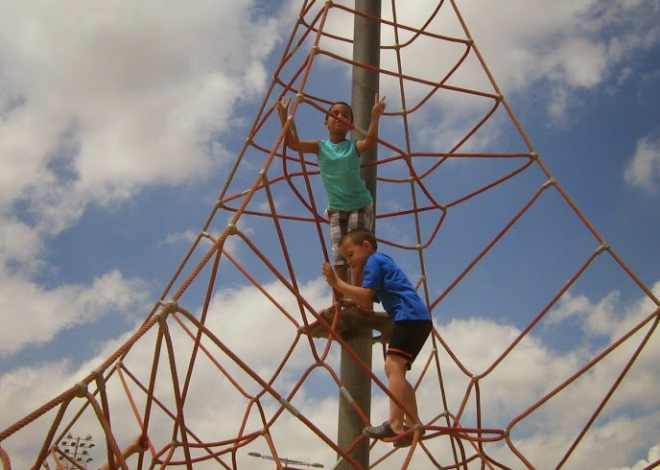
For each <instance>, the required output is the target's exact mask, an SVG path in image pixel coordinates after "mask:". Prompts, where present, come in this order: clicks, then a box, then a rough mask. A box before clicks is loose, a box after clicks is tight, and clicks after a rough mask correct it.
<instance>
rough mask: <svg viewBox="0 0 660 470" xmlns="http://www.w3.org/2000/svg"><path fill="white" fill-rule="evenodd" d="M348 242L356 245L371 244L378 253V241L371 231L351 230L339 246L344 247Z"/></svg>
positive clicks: (362, 229)
mask: <svg viewBox="0 0 660 470" xmlns="http://www.w3.org/2000/svg"><path fill="white" fill-rule="evenodd" d="M346 240H350V241H352V242H353V243H355V244H356V245H360V244H362V243H364V242H369V243H370V244H371V246H372V248H373V249H374V251H378V242H377V241H376V237H375V236H374V234H373V233H371V231H369V230H367V229H366V228H364V227H358V228H354V229H353V230H350V231H349V232H348V233H346V234H345V235H344V236H343V237H341V240H340V241H339V246H342V245H343V244H344V242H345V241H346Z"/></svg>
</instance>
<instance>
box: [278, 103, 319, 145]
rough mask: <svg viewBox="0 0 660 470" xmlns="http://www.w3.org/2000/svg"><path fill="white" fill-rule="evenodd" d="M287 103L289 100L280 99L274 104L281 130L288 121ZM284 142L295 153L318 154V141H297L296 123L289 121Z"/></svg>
mask: <svg viewBox="0 0 660 470" xmlns="http://www.w3.org/2000/svg"><path fill="white" fill-rule="evenodd" d="M289 102H290V99H286V98H284V97H282V99H281V100H280V101H278V102H277V103H276V104H275V108H276V109H277V115H278V116H279V117H280V123H281V124H282V128H284V126H285V124H286V122H287V120H288V119H289ZM284 142H285V144H286V146H287V147H289V148H290V149H291V150H295V151H296V152H298V151H300V152H303V153H318V152H319V141H318V140H300V139H298V133H297V132H296V123H295V122H294V121H293V119H291V123H290V124H289V129H288V132H287V134H286V136H285V137H284Z"/></svg>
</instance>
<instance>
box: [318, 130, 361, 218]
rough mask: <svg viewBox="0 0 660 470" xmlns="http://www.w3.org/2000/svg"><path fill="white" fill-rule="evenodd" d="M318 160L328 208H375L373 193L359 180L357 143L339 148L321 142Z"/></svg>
mask: <svg viewBox="0 0 660 470" xmlns="http://www.w3.org/2000/svg"><path fill="white" fill-rule="evenodd" d="M318 160H319V169H320V170H321V180H322V181H323V187H324V188H325V192H326V193H327V195H328V207H329V208H331V209H337V210H340V211H354V210H356V209H360V208H362V207H366V206H370V205H371V204H373V199H372V198H371V193H370V192H369V190H368V189H367V185H366V184H365V182H364V180H363V179H362V176H360V154H358V152H357V149H356V148H355V141H354V140H344V141H343V142H339V143H337V144H333V143H332V142H331V141H329V140H322V141H321V142H320V143H319V154H318Z"/></svg>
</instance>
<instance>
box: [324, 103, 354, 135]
mask: <svg viewBox="0 0 660 470" xmlns="http://www.w3.org/2000/svg"><path fill="white" fill-rule="evenodd" d="M337 118H341V119H343V120H344V121H346V122H353V114H352V113H351V108H349V107H348V106H346V105H345V104H342V103H337V104H335V105H334V106H333V107H332V108H330V111H328V117H327V118H326V120H325V125H326V127H327V128H328V129H330V130H332V129H333V128H335V129H337V130H341V131H344V132H348V131H349V130H350V129H351V126H349V125H348V124H345V123H344V122H342V121H340V120H339V119H337Z"/></svg>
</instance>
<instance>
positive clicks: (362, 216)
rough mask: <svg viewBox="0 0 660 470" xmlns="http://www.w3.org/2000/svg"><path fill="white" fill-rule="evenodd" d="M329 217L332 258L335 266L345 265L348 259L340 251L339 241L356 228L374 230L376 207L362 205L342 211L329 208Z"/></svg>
mask: <svg viewBox="0 0 660 470" xmlns="http://www.w3.org/2000/svg"><path fill="white" fill-rule="evenodd" d="M326 212H327V214H328V218H329V219H330V243H331V244H332V258H333V260H334V263H335V266H344V265H345V264H346V260H345V259H344V257H343V256H342V255H341V253H340V252H339V242H340V241H341V237H343V236H344V235H346V234H347V233H348V232H350V231H351V230H353V229H354V228H358V227H363V228H366V229H367V230H371V231H373V226H374V208H373V206H366V207H361V208H360V209H355V210H354V211H340V210H337V209H328V210H327V211H326Z"/></svg>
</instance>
